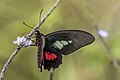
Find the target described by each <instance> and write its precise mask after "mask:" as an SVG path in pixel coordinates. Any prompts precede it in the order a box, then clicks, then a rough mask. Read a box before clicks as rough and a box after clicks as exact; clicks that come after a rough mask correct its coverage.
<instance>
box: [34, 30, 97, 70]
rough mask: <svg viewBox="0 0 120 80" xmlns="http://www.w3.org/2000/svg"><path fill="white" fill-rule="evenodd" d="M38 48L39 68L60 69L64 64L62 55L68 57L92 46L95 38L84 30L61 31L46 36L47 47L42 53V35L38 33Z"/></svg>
mask: <svg viewBox="0 0 120 80" xmlns="http://www.w3.org/2000/svg"><path fill="white" fill-rule="evenodd" d="M35 35H36V46H38V67H39V68H40V69H41V71H42V66H44V69H47V70H50V68H54V69H56V68H58V67H59V65H60V64H62V55H68V54H71V53H73V52H74V51H76V50H78V49H79V48H81V47H84V46H86V45H88V44H91V43H92V42H93V41H94V40H95V38H94V36H93V35H92V34H90V33H88V32H85V31H82V30H60V31H56V32H52V33H49V34H47V35H44V37H45V47H44V50H43V54H42V53H40V52H41V47H42V46H41V45H42V43H41V40H42V39H41V35H43V34H41V33H40V32H39V31H36V33H35Z"/></svg>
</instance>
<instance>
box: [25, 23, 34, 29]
mask: <svg viewBox="0 0 120 80" xmlns="http://www.w3.org/2000/svg"><path fill="white" fill-rule="evenodd" d="M23 24H24V25H25V26H27V27H29V28H31V29H33V28H32V27H31V26H29V25H28V24H26V23H25V22H23Z"/></svg>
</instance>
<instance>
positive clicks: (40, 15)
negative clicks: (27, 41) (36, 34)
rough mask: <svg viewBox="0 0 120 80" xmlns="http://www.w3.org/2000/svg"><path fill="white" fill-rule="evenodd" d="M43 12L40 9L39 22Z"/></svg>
mask: <svg viewBox="0 0 120 80" xmlns="http://www.w3.org/2000/svg"><path fill="white" fill-rule="evenodd" d="M43 10H44V9H41V11H40V15H39V22H40V21H41V14H42V12H43Z"/></svg>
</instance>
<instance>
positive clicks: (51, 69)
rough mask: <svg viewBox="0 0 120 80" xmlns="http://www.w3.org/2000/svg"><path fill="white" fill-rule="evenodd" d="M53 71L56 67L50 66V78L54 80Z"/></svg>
mask: <svg viewBox="0 0 120 80" xmlns="http://www.w3.org/2000/svg"><path fill="white" fill-rule="evenodd" d="M53 72H54V68H50V71H49V80H53Z"/></svg>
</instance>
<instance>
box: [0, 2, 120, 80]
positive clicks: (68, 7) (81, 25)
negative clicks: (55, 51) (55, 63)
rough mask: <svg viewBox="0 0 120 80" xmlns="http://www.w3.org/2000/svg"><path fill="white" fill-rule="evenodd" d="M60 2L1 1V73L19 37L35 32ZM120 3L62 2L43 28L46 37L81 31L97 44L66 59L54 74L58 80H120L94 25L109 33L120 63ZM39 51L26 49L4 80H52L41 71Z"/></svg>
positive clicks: (34, 48)
mask: <svg viewBox="0 0 120 80" xmlns="http://www.w3.org/2000/svg"><path fill="white" fill-rule="evenodd" d="M55 2H56V0H0V71H1V69H2V67H3V65H4V64H5V62H6V61H7V60H8V58H9V56H10V55H11V54H12V53H13V51H14V49H15V48H16V45H14V44H13V40H15V39H16V37H17V36H21V35H22V34H23V33H25V35H26V34H27V33H29V32H30V31H31V29H29V28H27V27H26V26H25V25H23V24H22V22H23V21H24V22H26V23H27V24H29V25H30V26H32V27H34V26H35V25H36V24H37V23H38V21H39V12H40V10H41V9H42V8H43V9H44V11H43V13H42V17H43V16H44V15H45V14H46V12H47V11H48V10H49V9H50V7H51V6H52V5H53V4H54V3H55ZM119 14H120V0H61V3H60V5H59V6H58V7H57V8H56V9H55V11H54V12H53V13H52V14H51V15H50V16H49V18H48V19H47V20H46V22H45V23H44V24H43V25H42V26H41V27H40V29H39V30H40V31H41V32H42V33H45V34H47V33H50V32H52V31H56V30H61V29H81V30H85V31H88V32H90V33H92V34H93V35H94V36H95V37H96V41H95V42H94V43H93V44H91V45H89V46H86V47H84V48H81V49H79V50H77V51H76V52H74V53H73V54H70V55H68V56H64V58H63V64H62V65H60V66H59V68H58V69H57V70H56V71H55V72H54V80H120V76H119V75H120V73H118V71H117V70H116V69H115V68H114V67H113V66H112V65H111V63H110V61H109V59H108V57H107V56H106V52H105V49H104V47H103V46H102V44H101V41H100V40H99V38H98V37H97V34H96V32H95V29H94V28H93V27H92V24H93V23H94V22H96V23H97V24H98V27H99V28H100V29H103V30H106V31H107V32H108V33H109V36H108V38H107V39H106V41H107V43H108V45H109V47H110V50H111V52H112V53H113V57H114V58H115V59H116V60H117V61H118V62H120V54H119V53H120V45H119V44H120V37H119V36H120V31H119V29H120V27H119V26H120V15H119ZM36 50H37V48H36V47H29V48H22V49H21V51H20V52H19V53H18V55H17V56H15V58H14V60H13V62H12V63H11V64H10V65H9V67H8V69H7V71H6V73H5V75H4V78H3V80H48V79H49V77H48V71H46V70H45V71H43V72H42V73H41V72H40V71H39V69H38V67H37V60H36V59H37V58H36V56H37V53H36Z"/></svg>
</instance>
